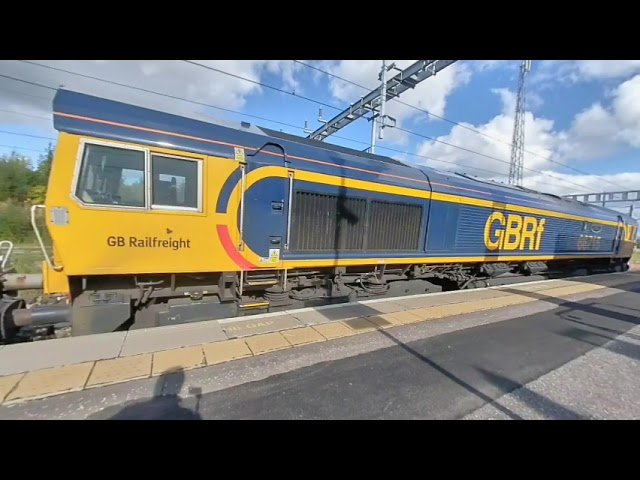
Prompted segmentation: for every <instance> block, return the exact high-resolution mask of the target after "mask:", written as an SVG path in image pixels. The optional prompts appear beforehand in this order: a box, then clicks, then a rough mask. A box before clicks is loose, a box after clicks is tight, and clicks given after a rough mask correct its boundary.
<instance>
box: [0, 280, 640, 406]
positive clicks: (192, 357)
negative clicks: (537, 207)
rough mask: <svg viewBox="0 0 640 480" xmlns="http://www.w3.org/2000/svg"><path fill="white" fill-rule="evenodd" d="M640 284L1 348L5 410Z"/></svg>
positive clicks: (311, 312)
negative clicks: (382, 332) (277, 353)
mask: <svg viewBox="0 0 640 480" xmlns="http://www.w3.org/2000/svg"><path fill="white" fill-rule="evenodd" d="M639 281H640V274H638V273H635V272H626V273H621V274H607V275H595V276H590V277H577V278H572V279H564V280H546V281H539V282H529V283H520V284H511V285H506V286H500V287H491V288H487V289H479V290H469V291H456V292H446V293H436V294H425V295H415V296H408V297H400V298H389V299H376V300H367V301H361V302H357V303H350V304H341V305H331V306H326V307H318V308H304V309H298V310H291V311H285V312H278V313H269V314H262V315H253V316H251V317H243V318H232V319H223V320H215V321H209V322H198V323H193V324H183V325H176V326H170V327H159V328H154V329H147V330H135V331H130V332H117V333H109V334H102V335H94V336H87V337H75V338H62V339H56V340H45V341H39V342H34V343H24V344H17V345H7V346H0V402H1V403H2V404H3V405H11V404H16V403H22V402H25V401H28V400H34V399H38V398H44V397H50V396H56V395H61V394H65V393H69V392H77V391H82V390H87V389H95V388H101V387H106V386H109V385H114V384H118V383H126V382H130V381H134V380H141V379H150V378H153V377H160V376H167V375H171V374H172V373H174V372H177V371H186V370H195V369H199V368H205V367H209V366H213V365H219V364H222V363H227V362H234V361H238V360H240V359H245V358H249V357H259V356H261V355H265V354H268V353H270V352H274V351H280V350H284V349H297V348H304V347H305V346H307V345H310V344H316V343H319V342H339V341H340V339H342V338H344V337H352V336H354V335H367V334H372V335H375V333H376V331H378V330H385V329H392V328H394V327H399V326H404V325H409V324H420V323H427V322H428V323H432V324H433V325H434V326H436V327H435V328H437V330H438V331H439V333H448V332H449V330H451V329H455V328H458V327H455V326H452V324H451V323H450V322H445V321H443V320H444V319H452V318H453V317H459V316H464V315H468V314H472V313H479V312H488V311H495V310H498V309H506V308H518V307H519V306H522V305H525V304H529V303H533V302H553V301H558V300H560V301H564V300H572V301H579V300H581V299H583V298H587V297H589V296H593V295H596V294H597V295H598V296H607V295H613V294H615V293H618V292H620V291H621V290H619V288H618V287H620V288H621V286H623V285H625V284H631V283H638V282H639ZM536 292H540V293H544V295H538V296H537V295H536ZM542 298H544V299H546V300H543V299H542ZM555 306H556V304H555V303H549V308H553V307H555ZM378 333H379V332H378Z"/></svg>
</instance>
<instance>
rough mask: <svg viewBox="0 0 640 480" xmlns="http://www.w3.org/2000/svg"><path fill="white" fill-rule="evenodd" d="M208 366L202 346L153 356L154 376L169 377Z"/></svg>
mask: <svg viewBox="0 0 640 480" xmlns="http://www.w3.org/2000/svg"><path fill="white" fill-rule="evenodd" d="M205 364H206V360H205V358H204V352H203V350H202V347H201V346H200V345H196V346H193V347H185V348H176V349H173V350H165V351H164V352H156V353H154V354H153V370H152V375H153V376H156V375H168V374H170V373H174V372H179V371H184V370H191V369H193V368H198V367H203V366H205Z"/></svg>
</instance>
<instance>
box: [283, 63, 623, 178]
mask: <svg viewBox="0 0 640 480" xmlns="http://www.w3.org/2000/svg"><path fill="white" fill-rule="evenodd" d="M294 62H296V63H298V64H300V65H303V66H305V67H307V68H310V69H313V70H316V71H317V72H320V73H323V74H325V75H328V76H330V77H333V78H336V79H337V80H340V81H342V82H345V83H348V84H351V85H353V86H356V87H359V88H362V89H364V90H367V91H369V90H371V89H370V88H368V87H365V86H364V85H360V84H359V83H357V82H354V81H353V80H349V79H348V78H344V77H341V76H339V75H336V74H334V73H331V72H328V71H327V70H324V69H322V68H319V67H316V66H314V65H310V64H308V63H305V62H302V61H300V60H294ZM391 100H393V101H395V102H397V103H399V104H401V105H404V106H406V107H409V108H412V109H414V110H417V111H419V112H422V113H425V114H427V115H430V116H432V117H435V118H437V119H439V120H443V121H445V122H447V123H450V124H452V125H456V126H458V127H460V128H464V129H466V130H469V131H471V132H473V133H476V134H479V135H482V136H484V137H486V138H489V139H490V140H493V141H496V142H500V143H503V144H505V145H508V146H509V147H513V143H511V142H509V141H507V140H503V139H500V138H497V137H494V136H492V135H489V134H487V133H485V132H481V131H480V130H477V129H475V128H472V127H469V126H468V125H464V124H462V123H459V122H456V121H455V120H451V119H448V118H446V117H443V116H441V115H437V114H435V113H433V112H430V111H429V110H427V109H425V108H421V107H418V106H417V105H412V104H410V103H407V102H404V101H402V100H400V99H399V98H397V97H394V98H392V99H391ZM407 133H409V132H407ZM425 138H427V139H430V140H433V141H435V142H439V140H437V139H435V138H432V137H425ZM440 143H443V142H440ZM448 145H450V146H452V147H454V148H462V147H459V146H456V145H451V144H448ZM468 151H469V150H468ZM524 151H525V152H527V153H529V154H530V155H534V156H536V157H538V158H541V159H543V160H546V161H548V162H550V163H553V164H556V165H559V166H562V167H564V168H567V169H569V170H573V171H574V172H576V173H580V174H582V175H589V176H593V177H595V178H599V179H601V180H603V181H604V182H607V183H609V184H611V185H613V186H615V187H616V188H621V187H622V186H621V185H620V184H617V183H614V182H611V181H610V180H607V179H606V178H603V177H600V176H598V175H595V174H592V173H589V172H585V171H583V170H580V169H578V168H575V167H572V166H570V165H567V164H565V163H562V162H559V161H557V160H554V159H552V158H549V157H547V156H544V155H540V154H538V153H536V152H532V151H531V150H528V149H526V148H525V149H524ZM472 153H477V154H479V152H475V151H473V152H472ZM485 156H486V155H485ZM624 188H626V187H624Z"/></svg>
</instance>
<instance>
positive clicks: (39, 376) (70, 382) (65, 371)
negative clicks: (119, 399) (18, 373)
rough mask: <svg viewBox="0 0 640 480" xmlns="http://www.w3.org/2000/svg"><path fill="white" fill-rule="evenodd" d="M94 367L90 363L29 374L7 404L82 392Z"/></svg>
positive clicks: (9, 396) (12, 393)
mask: <svg viewBox="0 0 640 480" xmlns="http://www.w3.org/2000/svg"><path fill="white" fill-rule="evenodd" d="M93 365H94V362H88V363H79V364H77V365H67V366H65V367H58V368H48V369H45V370H38V371H36V372H29V373H27V374H26V375H25V376H24V378H22V380H20V383H18V385H17V386H16V388H15V389H14V390H13V391H12V392H11V393H10V394H9V395H8V396H7V398H6V399H5V402H10V401H12V400H24V399H27V398H40V397H46V396H48V395H53V394H60V393H65V392H74V391H79V390H82V389H83V388H84V386H85V384H86V383H87V379H88V378H89V374H90V373H91V370H92V368H93Z"/></svg>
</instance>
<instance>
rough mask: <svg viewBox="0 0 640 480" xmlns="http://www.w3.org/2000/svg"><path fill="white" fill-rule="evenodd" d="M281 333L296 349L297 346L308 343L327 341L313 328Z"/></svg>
mask: <svg viewBox="0 0 640 480" xmlns="http://www.w3.org/2000/svg"><path fill="white" fill-rule="evenodd" d="M280 333H282V336H283V337H284V338H286V339H287V340H288V341H289V343H290V344H291V345H293V346H294V347H295V346H297V345H306V344H308V343H316V342H324V341H326V340H327V339H326V338H324V337H323V336H322V335H320V333H318V332H317V331H316V330H314V329H313V328H311V327H303V328H295V329H293V330H284V331H282V332H280Z"/></svg>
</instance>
